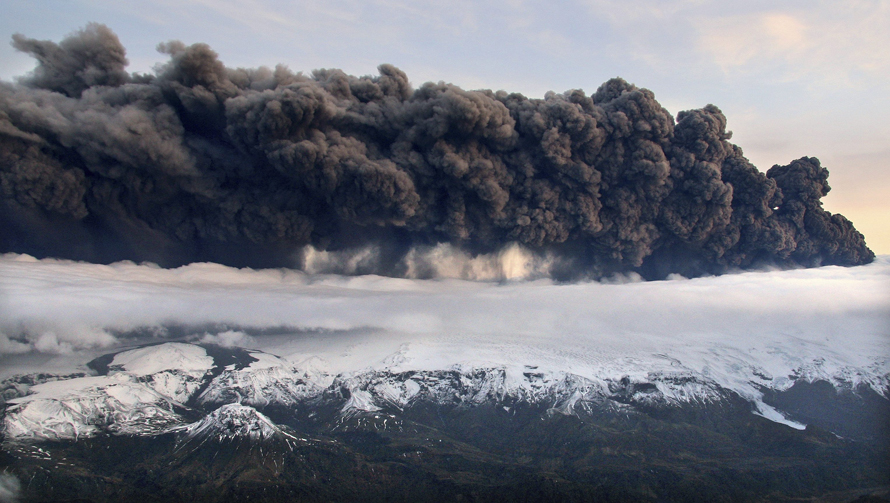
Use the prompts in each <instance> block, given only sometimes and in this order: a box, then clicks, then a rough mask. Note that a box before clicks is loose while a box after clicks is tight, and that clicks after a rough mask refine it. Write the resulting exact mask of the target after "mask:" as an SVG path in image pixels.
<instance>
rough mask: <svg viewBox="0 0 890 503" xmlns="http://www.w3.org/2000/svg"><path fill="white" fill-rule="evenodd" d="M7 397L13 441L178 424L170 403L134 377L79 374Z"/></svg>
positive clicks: (149, 430)
mask: <svg viewBox="0 0 890 503" xmlns="http://www.w3.org/2000/svg"><path fill="white" fill-rule="evenodd" d="M30 391H31V393H32V394H30V395H26V396H23V397H20V398H15V399H13V400H10V401H9V404H10V407H9V408H8V409H7V411H6V417H5V418H4V431H5V433H6V436H7V437H8V438H11V439H76V438H80V437H88V436H92V435H95V434H97V433H99V432H100V431H102V430H103V429H107V431H109V432H111V433H115V434H122V435H145V434H149V435H150V434H154V433H158V432H160V431H163V430H165V429H167V428H169V427H171V426H174V425H177V424H179V423H180V422H181V419H180V417H179V416H178V415H177V414H176V413H175V412H173V404H172V403H171V401H170V399H169V397H165V396H163V395H161V394H159V393H158V392H156V391H155V390H153V389H151V388H150V387H148V386H146V385H144V384H142V383H139V382H137V381H136V378H135V377H134V376H132V375H128V374H125V373H118V374H114V375H110V376H100V377H80V378H76V379H69V380H65V381H53V382H48V383H44V384H39V385H36V386H33V387H32V388H31V390H30Z"/></svg>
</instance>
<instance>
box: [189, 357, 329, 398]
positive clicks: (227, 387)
mask: <svg viewBox="0 0 890 503" xmlns="http://www.w3.org/2000/svg"><path fill="white" fill-rule="evenodd" d="M250 355H251V356H252V357H253V358H255V359H256V361H254V362H251V363H250V365H248V366H247V367H245V368H243V369H240V370H235V369H234V368H231V369H229V368H227V369H226V370H225V371H223V372H222V373H221V374H220V375H218V376H216V377H215V378H214V379H213V381H212V382H211V383H210V384H209V385H208V386H207V389H205V390H204V392H203V393H201V396H199V397H198V402H199V403H201V404H210V403H231V402H236V403H244V404H248V405H253V406H263V405H268V404H270V403H275V404H280V405H286V406H291V405H295V404H296V403H297V402H298V401H299V400H301V399H303V398H307V397H311V396H316V395H318V394H320V393H321V392H322V391H323V390H324V388H325V386H320V385H319V383H318V382H317V381H316V380H315V379H314V378H313V375H312V374H311V373H310V372H307V371H302V372H300V371H297V370H296V369H294V368H293V365H291V364H290V363H289V362H288V361H287V360H284V359H283V358H280V357H278V356H275V355H271V354H268V353H263V352H261V351H252V352H251V353H250Z"/></svg>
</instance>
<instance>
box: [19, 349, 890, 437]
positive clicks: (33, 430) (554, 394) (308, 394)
mask: <svg viewBox="0 0 890 503" xmlns="http://www.w3.org/2000/svg"><path fill="white" fill-rule="evenodd" d="M483 346H484V345H483ZM208 348H212V349H213V353H214V354H216V355H217V358H220V354H223V353H226V352H227V351H229V352H232V351H235V350H234V349H225V348H220V347H211V346H204V347H202V346H200V345H195V344H187V343H179V342H171V343H164V344H157V345H152V346H146V347H142V348H137V349H132V350H128V351H124V352H121V353H117V354H115V355H113V356H111V357H110V363H108V364H107V369H103V370H105V371H106V375H97V376H84V377H74V378H70V379H61V380H53V381H50V382H44V383H42V384H37V385H34V386H31V387H30V388H29V389H28V390H27V394H25V395H24V396H20V397H17V398H13V399H10V400H8V403H7V408H6V411H5V414H4V418H3V431H4V434H5V436H6V438H7V439H10V440H41V439H77V438H83V437H89V436H94V435H98V434H103V433H107V434H113V435H157V434H161V433H164V432H168V431H172V430H181V429H182V428H186V429H187V430H188V431H189V432H193V433H197V432H201V431H209V430H214V431H216V430H217V429H219V428H222V427H221V426H219V425H220V424H223V423H225V424H226V425H227V426H226V427H225V428H223V430H225V431H230V433H231V432H235V431H237V432H240V431H241V430H240V429H238V428H236V429H235V430H232V428H231V427H232V425H234V424H236V423H238V424H242V425H245V426H244V427H245V428H247V430H245V431H247V432H249V436H251V437H253V436H258V438H265V437H266V436H267V435H270V434H272V433H271V432H274V431H277V430H275V428H276V426H275V425H274V423H272V422H271V420H269V419H268V418H266V417H265V416H263V415H261V414H259V413H256V412H255V410H254V409H253V408H251V407H259V408H264V407H276V408H277V409H278V410H283V409H285V410H286V409H290V410H297V409H300V410H308V409H312V408H320V407H329V408H335V409H336V410H337V411H338V413H339V417H341V418H349V417H355V416H361V415H370V414H374V413H378V412H381V411H382V412H385V413H388V414H393V415H394V416H393V417H396V416H398V415H399V414H400V413H402V412H403V411H405V410H406V409H410V408H412V407H415V406H417V405H424V404H426V405H429V404H433V405H436V406H448V407H475V406H480V405H485V404H495V405H498V406H500V407H503V408H504V409H505V410H508V411H509V410H510V409H511V408H512V407H515V406H516V404H527V405H533V406H537V407H541V408H542V410H545V411H546V413H547V414H554V413H558V414H564V415H579V414H580V415H583V414H590V413H593V412H595V411H598V410H599V411H601V410H609V409H614V408H622V407H623V408H626V409H631V410H633V409H635V408H640V407H650V408H651V407H656V408H659V407H660V408H670V407H684V406H697V405H707V404H719V403H721V402H730V401H732V400H734V399H740V400H744V401H746V402H748V403H749V404H750V409H751V412H752V413H753V414H757V415H761V416H763V417H765V418H767V419H770V420H772V421H775V422H779V423H782V424H785V425H788V426H791V427H794V428H798V429H801V428H803V427H804V426H805V424H803V422H802V421H801V420H800V418H795V417H794V414H793V412H792V411H787V410H781V409H777V408H776V407H774V406H773V405H769V404H767V403H766V402H765V401H764V394H765V393H772V394H775V393H781V392H784V391H786V390H788V389H790V388H791V387H793V386H794V385H795V384H796V383H813V382H816V381H825V382H828V383H831V385H832V386H834V388H835V389H837V390H839V391H843V392H848V393H852V392H861V391H863V390H870V391H871V392H873V393H874V394H875V395H876V396H881V397H883V398H884V399H887V398H890V385H888V383H890V368H888V361H887V360H886V359H879V358H875V359H874V361H873V362H872V364H871V365H868V366H862V367H855V368H854V367H850V366H843V365H840V364H838V362H833V361H829V360H827V359H817V360H813V361H811V362H808V363H806V364H804V365H799V366H797V367H793V368H792V367H789V368H788V369H787V371H786V372H783V373H781V374H778V375H776V373H774V372H775V370H774V371H773V372H770V371H768V370H766V369H765V368H764V366H763V365H761V364H760V363H762V362H758V361H756V360H755V359H753V358H752V359H749V360H747V361H745V360H741V359H738V358H729V357H728V356H727V355H721V353H720V352H719V349H720V348H711V355H712V358H711V359H710V364H711V365H709V366H708V367H706V368H705V369H703V370H696V369H695V368H691V367H690V366H687V365H685V364H684V362H683V361H682V360H680V359H679V358H678V357H671V356H669V355H665V354H656V355H650V356H649V357H648V358H628V359H624V360H615V361H610V362H606V364H600V365H597V362H596V360H593V362H594V363H592V364H591V363H588V365H587V367H586V368H585V367H581V366H580V365H578V363H577V362H578V361H583V360H584V357H585V356H586V357H588V358H589V356H590V355H580V356H579V355H577V354H576V355H573V356H572V357H573V359H574V364H573V365H569V367H574V368H575V370H576V371H575V372H567V371H564V370H555V369H554V368H548V367H547V365H546V363H547V362H548V360H552V359H553V357H554V356H555V355H552V354H551V355H543V354H542V353H541V352H540V351H539V350H540V348H537V350H536V351H532V350H531V349H529V350H527V351H526V353H525V354H523V355H521V356H520V357H517V358H516V361H515V362H514V363H513V364H512V365H508V364H505V363H504V362H503V361H502V362H491V363H488V364H480V363H478V362H477V363H475V364H467V363H456V364H452V365H447V366H446V365H440V367H441V368H435V366H434V365H435V364H437V363H439V362H440V361H441V359H442V353H445V354H447V353H449V352H453V351H455V350H456V349H455V348H442V347H441V345H440V346H438V347H436V348H435V349H440V350H441V351H431V349H432V347H428V346H424V345H422V344H421V345H419V347H417V348H412V347H411V345H409V344H402V345H401V346H400V347H399V349H398V350H397V351H396V352H395V353H392V354H390V355H388V356H386V357H385V358H382V359H380V360H378V361H376V362H374V361H370V362H367V365H365V366H364V368H362V369H357V370H354V371H351V372H340V373H338V374H336V375H333V374H331V373H329V372H327V371H326V370H324V369H323V368H319V367H320V366H323V365H324V361H323V360H319V359H318V358H310V359H306V358H303V356H305V355H300V357H299V358H301V362H298V363H293V362H292V361H290V360H288V359H286V358H283V357H280V356H276V355H272V354H269V353H265V352H262V351H257V350H251V351H247V352H244V350H238V351H240V352H241V353H243V354H246V355H247V356H246V357H243V355H242V360H244V361H242V363H229V364H227V365H225V366H222V365H221V364H220V363H219V362H218V361H216V360H215V359H214V357H213V356H211V355H209V354H208ZM463 350H466V348H464V349H463ZM490 351H491V348H488V347H480V349H479V351H476V352H475V354H476V355H484V354H485V353H486V352H490ZM508 352H509V353H511V354H512V355H514V356H517V355H520V352H519V349H518V348H517V347H515V346H514V347H511V348H508ZM594 354H595V353H594ZM535 356H537V357H538V358H537V359H538V360H539V361H535V359H534V358H535ZM733 356H734V355H733ZM721 358H722V359H723V360H724V361H725V362H728V363H724V364H723V365H718V363H721ZM786 359H787V358H786ZM106 360H108V358H106ZM542 362H543V364H541V363H542ZM536 363H538V364H536ZM773 366H774V367H775V365H773ZM236 405H239V406H237V407H236ZM248 406H250V407H248ZM201 411H204V412H201ZM251 411H253V412H251ZM195 414H199V415H200V414H208V415H206V416H205V418H204V419H203V420H199V421H198V422H196V423H192V424H191V425H189V426H186V425H188V424H189V420H188V419H187V418H186V416H189V417H194V415H195ZM257 414H259V415H257ZM237 417H240V418H241V419H237V420H236V419H235V418H237ZM239 428H240V427H239ZM223 430H220V432H221V433H219V434H220V435H223V436H225V435H228V434H230V433H224V432H223ZM242 433H243V432H242ZM232 434H234V433H232Z"/></svg>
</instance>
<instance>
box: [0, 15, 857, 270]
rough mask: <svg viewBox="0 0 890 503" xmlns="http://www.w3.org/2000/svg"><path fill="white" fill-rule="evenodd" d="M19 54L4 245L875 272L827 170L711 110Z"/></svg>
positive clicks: (71, 49) (389, 265) (396, 261)
mask: <svg viewBox="0 0 890 503" xmlns="http://www.w3.org/2000/svg"><path fill="white" fill-rule="evenodd" d="M13 45H14V46H15V47H16V48H17V49H19V50H21V51H24V52H26V53H28V54H30V55H32V56H33V57H35V58H36V59H37V61H38V65H37V67H36V69H35V70H34V72H33V73H32V74H30V75H29V76H27V77H24V78H21V79H19V80H18V82H17V83H15V84H9V83H0V198H2V200H0V201H2V207H0V209H2V212H0V225H2V230H0V252H7V251H12V252H19V253H29V254H32V255H36V256H58V257H65V258H71V259H79V260H90V261H96V262H110V261H114V260H121V259H130V260H137V261H142V260H147V261H152V262H156V263H158V264H160V265H163V266H174V265H179V264H183V263H188V262H194V261H214V262H221V263H225V264H229V265H235V266H245V265H247V266H253V267H268V266H297V265H300V264H302V265H303V266H304V267H305V266H306V264H307V263H311V262H312V261H313V260H314V261H315V263H318V260H317V259H318V257H319V255H318V254H327V255H325V256H326V257H329V258H330V257H339V256H343V257H348V258H349V259H350V260H351V259H352V258H354V257H356V256H362V257H365V259H363V260H364V261H363V262H362V264H363V265H362V267H358V268H357V269H356V268H353V271H352V272H356V273H363V272H377V273H383V274H389V275H414V276H417V275H421V276H422V275H423V273H422V270H429V271H431V272H429V274H430V275H434V274H435V271H434V270H433V269H434V268H430V267H427V268H426V269H424V268H423V267H421V268H418V267H417V263H418V261H417V260H415V259H416V257H417V256H420V255H424V254H426V255H429V254H430V253H431V252H430V250H433V251H435V250H437V249H441V248H440V247H441V246H442V245H447V246H448V247H449V250H451V251H450V252H449V253H451V254H463V255H464V256H466V257H468V258H469V259H468V260H472V258H473V257H477V256H498V254H503V253H504V250H507V251H509V250H512V249H514V248H515V247H516V246H519V247H521V250H522V253H530V254H532V255H534V256H535V257H537V258H535V259H534V260H532V261H533V262H534V261H537V262H540V263H546V264H547V267H548V271H549V273H551V274H552V275H554V276H556V277H573V276H582V275H586V276H603V275H607V274H611V273H613V272H616V271H619V272H620V271H624V272H635V273H639V274H642V275H643V276H644V277H647V278H660V277H665V276H666V275H668V274H670V273H675V272H676V273H681V274H685V275H695V274H701V273H708V272H722V271H725V270H729V269H734V268H746V267H753V266H759V265H763V264H775V265H804V266H812V265H819V264H841V265H854V264H862V263H867V262H870V261H871V260H872V259H873V257H874V255H873V253H872V252H871V251H870V250H869V249H868V248H867V247H866V245H865V242H864V239H863V236H862V235H861V234H860V233H859V232H857V231H856V230H855V229H854V228H853V226H852V224H851V223H850V222H849V221H848V220H847V219H845V218H844V217H842V216H841V215H832V214H830V213H828V212H827V211H825V210H824V209H823V208H822V205H821V202H820V198H821V197H822V196H824V195H825V194H827V193H828V191H829V186H828V183H827V181H826V180H827V177H828V171H827V170H826V169H825V168H823V167H822V166H821V165H820V163H819V160H818V159H816V158H812V157H803V158H801V159H798V160H796V161H793V162H792V163H791V164H789V165H787V166H774V167H773V168H772V169H770V170H769V171H768V172H767V173H766V174H763V173H762V172H760V171H758V170H757V168H755V167H754V166H753V165H752V164H751V163H750V162H748V160H747V159H746V158H745V157H744V155H743V153H742V150H741V149H740V148H739V147H737V146H735V145H733V144H732V143H729V141H728V140H729V139H730V136H731V133H730V132H728V131H726V117H724V115H723V114H722V113H721V111H720V110H719V109H718V108H717V107H715V106H713V105H708V106H706V107H704V108H702V109H698V110H690V111H685V112H681V113H680V114H679V115H678V116H677V119H676V120H675V119H674V118H673V117H672V116H671V114H670V113H668V111H667V110H665V109H664V108H663V107H662V106H661V105H660V104H659V103H658V102H657V101H656V100H655V97H654V94H653V93H652V92H651V91H649V90H647V89H642V88H638V87H636V86H634V85H632V84H629V83H627V82H625V81H624V80H621V79H618V78H616V79H612V80H610V81H608V82H606V83H605V84H603V85H602V86H600V87H599V89H597V91H596V92H595V93H594V94H593V95H590V96H588V95H587V94H585V93H584V92H583V91H580V90H572V91H567V92H565V93H563V94H555V93H548V94H547V96H546V97H545V98H544V99H529V98H526V97H524V96H522V95H520V94H508V93H506V92H503V91H498V92H491V91H465V90H463V89H460V88H458V87H456V86H453V85H450V84H445V83H441V82H440V83H438V84H434V83H426V84H423V85H422V86H420V87H419V88H416V89H415V88H413V87H412V86H411V84H410V83H409V81H408V78H407V76H406V75H405V74H404V73H403V72H402V71H400V70H399V69H397V68H395V67H393V66H391V65H381V66H380V67H379V73H380V74H379V76H376V77H371V76H366V77H353V76H350V75H346V74H345V73H343V72H341V71H339V70H317V71H314V72H313V73H312V75H311V76H306V75H302V74H299V73H297V74H295V73H292V72H291V71H289V70H288V69H287V68H286V67H283V66H278V67H276V68H275V69H274V70H273V69H268V68H258V69H241V68H238V69H231V68H226V67H225V66H224V65H223V64H222V63H221V62H220V61H219V59H218V57H217V54H216V53H214V52H213V51H212V50H211V49H210V48H209V47H208V46H206V45H204V44H195V45H192V46H185V45H184V44H182V43H180V42H169V43H166V44H161V45H160V46H159V50H160V51H161V52H163V53H165V54H167V55H169V61H167V62H166V63H165V64H163V65H162V66H159V67H158V68H157V70H156V71H155V73H154V74H151V75H141V74H128V73H127V72H126V71H125V68H126V65H127V59H126V55H125V50H124V48H123V47H122V45H121V44H120V41H119V40H118V38H117V36H116V35H115V34H114V33H112V32H111V30H109V29H108V28H107V27H105V26H103V25H99V24H90V25H88V26H87V27H86V28H84V29H83V30H81V31H78V32H76V33H74V34H72V35H71V36H69V37H68V38H66V39H65V40H63V41H62V42H61V43H59V44H56V43H53V42H49V41H38V40H33V39H28V38H26V37H24V36H20V35H16V36H15V37H13ZM361 250H372V251H361ZM418 250H420V251H419V252H418ZM412 254H413V255H412ZM418 254H420V255H418ZM420 262H423V261H422V260H421V261H420ZM406 264H407V265H406ZM412 264H414V265H413V266H412ZM412 267H413V268H412ZM346 269H349V264H345V265H344V264H339V265H338V266H336V267H332V270H346ZM419 271H420V272H419Z"/></svg>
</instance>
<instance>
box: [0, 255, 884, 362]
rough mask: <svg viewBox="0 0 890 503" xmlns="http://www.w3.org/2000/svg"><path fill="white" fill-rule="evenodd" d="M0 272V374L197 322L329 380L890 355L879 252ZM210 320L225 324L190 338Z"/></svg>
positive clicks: (156, 336)
mask: <svg viewBox="0 0 890 503" xmlns="http://www.w3.org/2000/svg"><path fill="white" fill-rule="evenodd" d="M0 278H3V280H2V283H0V313H2V315H0V332H2V333H3V334H5V336H4V337H2V338H0V352H3V353H6V354H7V356H6V357H5V361H6V362H7V364H9V366H8V367H7V369H6V370H7V372H4V373H8V372H11V371H12V370H11V369H12V368H13V367H14V365H11V364H10V362H15V361H18V360H17V359H23V358H25V357H28V355H21V354H20V355H18V356H17V355H16V353H22V352H24V351H26V350H27V351H29V352H31V353H30V355H31V356H30V357H31V358H35V357H37V356H38V355H39V354H40V353H43V354H57V353H64V352H66V351H67V352H73V354H75V355H77V354H80V355H81V356H80V362H81V363H82V362H83V361H86V360H85V359H84V358H85V355H90V354H92V355H96V354H101V353H102V352H108V351H111V350H112V349H113V348H116V347H121V346H124V345H128V344H129V345H131V344H133V343H134V340H132V339H122V340H118V339H116V338H115V337H114V336H113V335H112V334H120V333H122V332H126V331H128V330H135V329H144V328H145V327H156V329H155V330H154V331H153V332H152V331H151V330H149V331H147V332H145V333H148V334H149V335H147V336H146V337H148V339H150V340H155V341H156V340H160V339H163V338H164V337H166V335H165V332H164V330H162V329H160V328H157V327H160V326H162V325H174V324H180V325H182V324H184V325H191V326H194V327H198V328H195V330H196V333H194V334H192V335H191V336H187V337H186V338H187V340H192V341H200V342H207V343H216V344H220V345H223V346H244V347H252V348H258V349H264V350H267V351H270V352H273V353H275V354H279V355H281V356H284V357H288V358H290V359H291V361H294V362H299V361H302V360H305V359H306V358H310V357H321V358H323V359H325V361H327V362H329V363H330V362H334V363H330V364H331V365H333V366H332V367H331V368H330V369H329V370H331V371H345V370H355V369H357V368H362V367H363V366H364V365H368V364H370V363H371V362H373V361H381V360H382V359H385V358H389V359H392V358H394V356H393V355H396V356H398V358H403V357H404V358H407V357H408V356H411V357H412V358H414V359H415V360H416V361H425V362H429V364H430V365H439V364H442V365H446V366H447V365H451V364H454V363H460V362H473V361H487V362H489V363H490V362H495V361H502V362H505V363H511V364H512V363H516V362H511V359H514V358H520V357H524V356H522V355H526V356H527V355H530V354H538V353H540V354H539V356H540V358H543V359H545V360H548V361H551V360H552V363H553V365H554V366H555V367H556V368H559V369H560V370H563V371H571V370H572V369H571V367H572V366H577V365H579V363H578V362H581V363H582V364H584V365H586V367H585V368H588V369H590V368H594V367H596V366H597V365H600V364H605V363H604V362H608V361H611V360H614V359H616V358H623V359H628V358H629V359H633V358H637V357H641V358H642V357H645V358H648V359H651V358H652V357H653V355H656V356H657V355H659V354H661V355H666V354H684V355H693V356H689V358H690V360H689V361H690V362H692V363H693V364H694V365H693V367H694V368H696V369H698V371H701V372H707V369H708V368H711V367H713V365H714V361H716V360H715V359H717V358H719V359H720V361H721V362H723V363H721V364H722V365H724V366H726V365H731V360H733V359H734V358H737V357H738V358H741V356H740V355H749V356H750V355H752V354H760V355H761V356H762V358H761V357H758V358H760V359H761V360H764V359H765V360H764V361H766V360H770V359H772V360H775V361H776V362H778V363H776V365H779V366H782V367H783V368H784V367H788V368H795V367H794V365H795V362H798V363H799V362H812V361H816V360H817V359H819V358H828V360H830V361H832V362H835V363H836V364H837V365H840V366H843V365H854V366H860V367H867V366H870V365H876V364H877V365H884V366H886V365H887V362H888V361H890V257H886V256H884V257H880V258H879V259H878V260H877V261H876V262H875V263H873V264H870V265H867V266H861V267H855V268H842V267H823V268H818V269H800V270H789V271H765V272H747V273H740V274H730V275H725V276H720V277H709V278H698V279H692V280H689V279H683V278H677V279H673V280H669V281H658V282H624V283H622V282H616V283H593V282H589V283H577V284H554V283H552V282H551V281H549V280H535V281H501V282H471V281H464V280H453V279H438V280H410V279H396V278H384V277H378V276H358V277H346V276H334V275H312V274H305V273H301V272H296V271H291V270H250V269H240V270H239V269H233V268H229V267H224V266H221V265H216V264H192V265H189V266H185V267H180V268H178V269H160V268H157V267H154V266H151V265H136V264H133V263H116V264H112V265H96V264H85V263H75V262H68V261H59V260H49V259H48V260H35V259H33V258H31V257H28V256H22V255H12V254H9V255H5V256H2V257H0ZM208 323H215V324H227V325H228V326H229V327H230V328H232V329H230V330H227V331H222V332H221V333H212V331H211V332H207V330H206V329H202V328H199V327H201V326H205V327H206V326H207V325H206V324H208ZM282 326H286V327H292V328H291V329H289V330H287V332H288V333H286V334H283V335H282V334H279V335H274V336H273V335H263V333H262V330H257V331H256V332H255V333H254V332H251V329H263V328H269V327H282ZM235 327H241V328H237V329H236V328H235ZM224 330H225V329H224ZM245 332H247V333H245ZM279 332H280V330H279ZM248 333H251V334H252V335H248ZM144 341H145V340H143V342H144ZM406 348H410V350H409V349H406ZM511 348H512V349H511ZM721 348H722V349H721ZM718 353H719V355H720V356H719V357H718V356H717V355H718ZM399 355H401V356H399ZM542 355H543V356H542ZM733 355H736V356H733ZM769 355H772V356H769ZM21 361H25V360H24V359H23V360H21ZM641 361H642V360H641ZM740 361H741V360H740ZM598 362H599V363H598ZM727 362H729V363H727ZM882 362H883V363H882ZM685 363H689V362H685ZM563 367H567V368H563ZM838 368H840V367H838ZM786 370H787V369H786ZM779 371H782V370H781V369H779V370H777V372H779ZM779 375H781V374H779Z"/></svg>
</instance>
